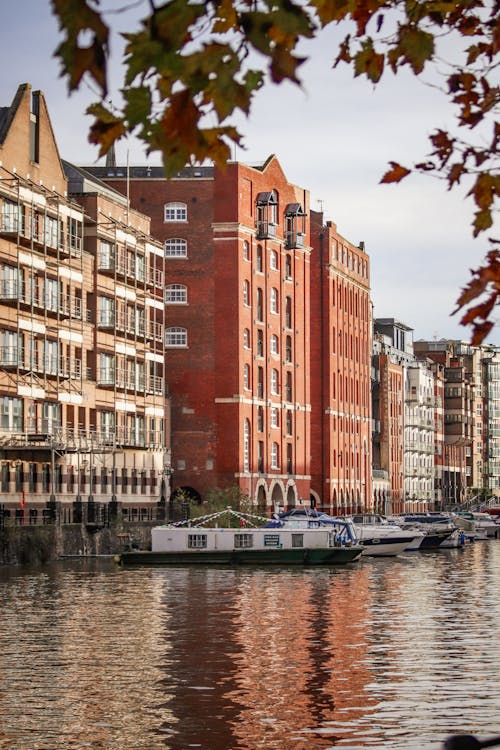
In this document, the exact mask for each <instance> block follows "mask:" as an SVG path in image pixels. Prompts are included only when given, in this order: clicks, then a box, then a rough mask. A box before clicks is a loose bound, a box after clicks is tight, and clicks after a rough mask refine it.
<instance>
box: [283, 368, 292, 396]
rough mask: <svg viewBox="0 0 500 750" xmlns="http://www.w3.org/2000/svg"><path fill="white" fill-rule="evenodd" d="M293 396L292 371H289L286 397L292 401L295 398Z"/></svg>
mask: <svg viewBox="0 0 500 750" xmlns="http://www.w3.org/2000/svg"><path fill="white" fill-rule="evenodd" d="M292 396H293V393H292V373H291V372H287V374H286V386H285V399H286V400H287V401H288V402H291V401H292V400H293V398H292Z"/></svg>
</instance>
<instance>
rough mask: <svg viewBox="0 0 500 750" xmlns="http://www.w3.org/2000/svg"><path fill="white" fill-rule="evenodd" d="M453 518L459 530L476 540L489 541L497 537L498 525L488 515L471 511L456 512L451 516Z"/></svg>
mask: <svg viewBox="0 0 500 750" xmlns="http://www.w3.org/2000/svg"><path fill="white" fill-rule="evenodd" d="M453 518H454V521H455V524H456V525H457V526H458V527H459V528H461V529H464V530H465V531H467V532H469V533H472V534H474V536H475V538H476V539H477V540H480V539H491V538H493V537H496V536H497V535H498V531H499V527H498V524H497V523H496V522H495V519H494V518H493V517H492V516H490V514H489V513H482V512H480V511H471V510H468V511H458V512H457V513H454V514H453Z"/></svg>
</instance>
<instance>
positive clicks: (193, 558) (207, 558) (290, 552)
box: [118, 546, 363, 565]
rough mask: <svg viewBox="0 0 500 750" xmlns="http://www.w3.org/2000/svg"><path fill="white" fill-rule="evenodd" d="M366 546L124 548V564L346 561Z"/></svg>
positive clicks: (326, 563) (339, 563)
mask: <svg viewBox="0 0 500 750" xmlns="http://www.w3.org/2000/svg"><path fill="white" fill-rule="evenodd" d="M362 550H363V548H362V547H359V546H353V547H329V548H325V549H323V548H319V549H303V548H297V549H262V550H254V549H241V550H228V551H226V550H220V551H219V550H207V551H205V550H193V551H186V552H141V551H130V552H123V553H122V554H121V555H120V556H119V558H118V561H119V563H120V564H121V565H186V564H187V565H193V564H194V565H345V564H346V563H349V562H353V561H354V560H357V559H358V558H359V557H360V555H361V552H362Z"/></svg>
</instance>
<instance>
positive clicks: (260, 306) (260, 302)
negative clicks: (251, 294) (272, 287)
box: [257, 289, 264, 323]
mask: <svg viewBox="0 0 500 750" xmlns="http://www.w3.org/2000/svg"><path fill="white" fill-rule="evenodd" d="M257 320H258V321H259V323H262V322H263V321H264V294H263V292H262V289H257Z"/></svg>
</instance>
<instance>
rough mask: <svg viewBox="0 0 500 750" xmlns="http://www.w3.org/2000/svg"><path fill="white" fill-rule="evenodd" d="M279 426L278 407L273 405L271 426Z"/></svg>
mask: <svg viewBox="0 0 500 750" xmlns="http://www.w3.org/2000/svg"><path fill="white" fill-rule="evenodd" d="M279 426H280V418H279V409H277V408H276V407H275V406H273V407H272V408H271V427H274V428H277V427H279Z"/></svg>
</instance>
